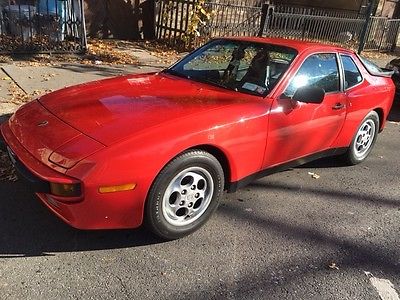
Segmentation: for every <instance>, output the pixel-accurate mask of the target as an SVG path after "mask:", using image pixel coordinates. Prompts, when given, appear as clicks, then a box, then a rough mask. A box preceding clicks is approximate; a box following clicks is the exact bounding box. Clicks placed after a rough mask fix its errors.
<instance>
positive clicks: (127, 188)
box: [99, 183, 136, 194]
mask: <svg viewBox="0 0 400 300" xmlns="http://www.w3.org/2000/svg"><path fill="white" fill-rule="evenodd" d="M135 187H136V183H128V184H122V185H112V186H101V187H99V193H100V194H106V193H115V192H123V191H130V190H134V189H135Z"/></svg>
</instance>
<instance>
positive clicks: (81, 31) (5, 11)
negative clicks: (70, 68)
mask: <svg viewBox="0 0 400 300" xmlns="http://www.w3.org/2000/svg"><path fill="white" fill-rule="evenodd" d="M31 2H34V3H33V5H28V4H7V5H3V6H0V53H10V52H14V53H18V52H22V53H27V52H29V53H32V52H38V53H41V52H61V53H62V52H81V51H83V50H84V49H85V48H86V29H85V18H84V8H83V0H37V1H31Z"/></svg>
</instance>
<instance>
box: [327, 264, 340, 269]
mask: <svg viewBox="0 0 400 300" xmlns="http://www.w3.org/2000/svg"><path fill="white" fill-rule="evenodd" d="M328 268H329V269H331V270H339V267H338V266H337V265H336V263H335V262H331V263H330V264H329V265H328Z"/></svg>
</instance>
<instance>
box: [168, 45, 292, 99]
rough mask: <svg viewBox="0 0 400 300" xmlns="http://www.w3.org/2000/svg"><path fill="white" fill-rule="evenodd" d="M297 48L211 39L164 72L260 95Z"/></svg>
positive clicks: (268, 87)
mask: <svg viewBox="0 0 400 300" xmlns="http://www.w3.org/2000/svg"><path fill="white" fill-rule="evenodd" d="M296 54H297V51H296V50H294V49H292V48H288V47H284V46H276V45H271V44H264V43H254V42H244V41H235V40H214V41H212V42H210V43H208V44H206V45H205V46H203V47H201V48H200V49H198V50H197V51H195V52H194V53H193V54H191V55H189V56H187V57H185V58H184V59H183V60H181V61H180V62H178V63H177V64H176V65H174V66H173V67H171V68H169V69H167V70H166V72H168V73H171V74H174V75H177V76H182V77H185V78H189V79H192V80H195V81H200V82H206V83H209V84H212V85H216V86H219V87H222V88H226V89H230V90H235V91H239V92H243V93H248V94H253V95H258V96H264V95H266V94H267V93H268V92H269V91H271V90H272V88H273V87H274V86H275V85H276V84H277V83H278V81H279V80H280V78H281V77H282V75H283V74H284V73H285V72H286V70H287V69H288V68H289V66H290V64H291V63H292V61H293V59H294V58H295V56H296Z"/></svg>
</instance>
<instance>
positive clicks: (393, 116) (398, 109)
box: [388, 99, 400, 122]
mask: <svg viewBox="0 0 400 300" xmlns="http://www.w3.org/2000/svg"><path fill="white" fill-rule="evenodd" d="M388 121H391V122H400V99H395V100H394V102H393V106H392V109H391V110H390V113H389V116H388Z"/></svg>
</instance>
